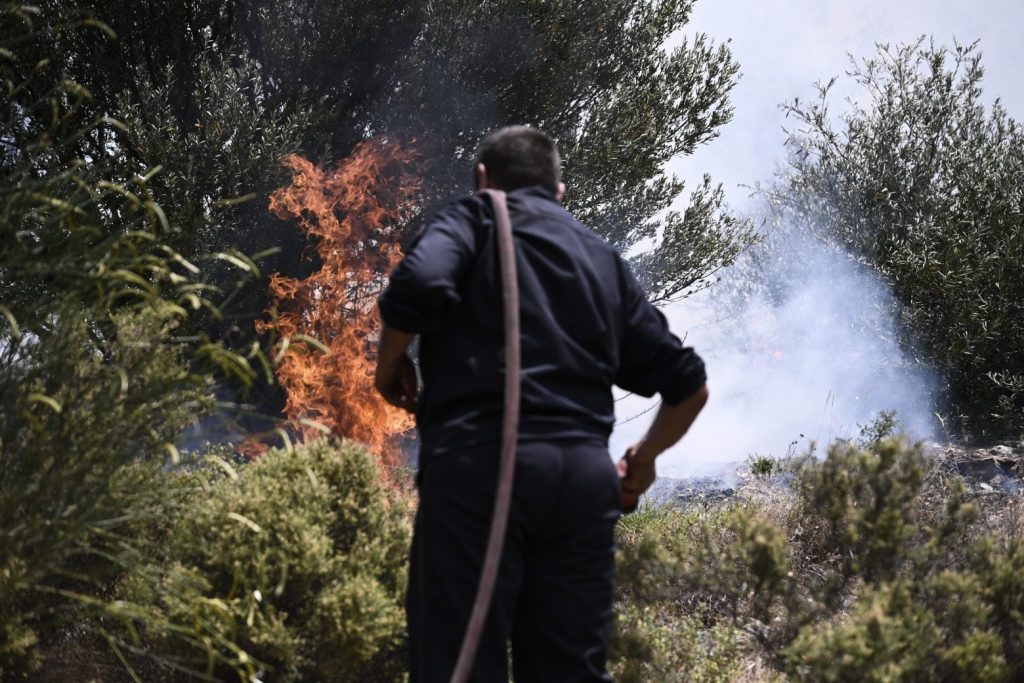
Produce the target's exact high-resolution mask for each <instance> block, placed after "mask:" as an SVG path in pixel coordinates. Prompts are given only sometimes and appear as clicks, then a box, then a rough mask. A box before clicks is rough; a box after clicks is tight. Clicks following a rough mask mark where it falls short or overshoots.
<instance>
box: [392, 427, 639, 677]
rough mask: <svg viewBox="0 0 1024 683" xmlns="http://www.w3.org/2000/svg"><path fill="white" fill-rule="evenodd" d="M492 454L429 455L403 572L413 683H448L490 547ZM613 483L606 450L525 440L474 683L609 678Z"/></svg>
mask: <svg viewBox="0 0 1024 683" xmlns="http://www.w3.org/2000/svg"><path fill="white" fill-rule="evenodd" d="M497 450H498V449H497V447H496V446H495V447H492V448H489V449H478V450H473V451H465V452H458V453H447V454H444V455H440V456H437V457H434V458H429V456H428V457H427V462H426V465H425V466H424V467H423V469H422V471H421V479H420V506H419V510H418V511H417V514H416V528H415V533H414V537H413V546H412V557H411V562H410V571H409V591H408V597H407V610H408V619H409V647H410V673H411V680H412V682H413V683H435V682H436V683H448V680H449V678H450V677H451V673H452V670H453V669H454V667H455V660H456V659H457V657H458V652H459V647H460V645H461V644H462V638H463V635H464V634H465V630H466V624H467V622H468V621H469V613H470V610H471V608H472V604H473V599H474V597H475V595H476V589H477V583H478V579H479V576H480V568H481V566H482V563H483V555H484V549H485V547H486V545H487V534H488V531H489V525H490V519H491V511H492V507H493V505H494V492H495V488H496V485H497V480H496V477H497V471H498V452H497ZM620 514H621V507H620V499H619V478H618V475H617V474H616V472H615V468H614V466H613V464H612V462H611V460H610V459H609V457H608V451H607V448H606V447H605V445H604V444H603V443H599V442H586V441H552V442H527V443H521V444H520V446H519V451H518V453H517V460H516V478H515V486H514V489H513V500H512V509H511V513H510V516H509V525H508V532H507V535H506V540H505V548H504V552H503V555H502V562H501V569H500V571H499V575H498V581H497V585H496V588H495V595H494V600H493V602H492V603H491V608H490V611H489V613H488V620H487V624H486V627H485V629H484V632H483V636H482V638H481V642H480V648H479V651H478V654H477V658H476V661H475V663H474V668H473V673H472V676H471V678H470V680H471V681H474V682H477V683H506V682H507V681H508V643H509V640H511V643H512V665H513V674H514V678H515V680H516V681H517V682H518V683H533V682H535V681H552V682H554V681H558V683H576V682H580V683H583V682H584V681H586V682H591V681H611V676H609V674H608V673H607V671H606V670H605V656H606V648H607V643H608V636H609V632H610V629H611V622H612V589H613V583H614V578H615V547H614V536H613V532H614V526H615V522H616V520H617V519H618V518H619V515H620Z"/></svg>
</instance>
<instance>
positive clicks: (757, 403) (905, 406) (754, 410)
mask: <svg viewBox="0 0 1024 683" xmlns="http://www.w3.org/2000/svg"><path fill="white" fill-rule="evenodd" d="M1022 26H1024V0H976V1H975V2H966V1H964V0H859V1H858V2H845V1H840V0H760V1H756V0H698V2H697V4H696V6H695V8H694V12H693V14H692V16H691V19H690V22H689V24H688V25H687V27H686V28H685V29H684V30H683V31H682V32H681V35H680V36H679V39H681V38H682V36H684V35H689V36H693V35H695V34H697V33H706V34H708V35H709V36H710V37H712V38H713V39H715V40H716V41H721V42H724V41H727V40H728V41H730V46H731V49H732V51H733V54H734V57H735V59H736V61H737V62H738V63H739V65H740V71H741V74H742V76H741V79H740V81H739V83H738V85H737V86H736V88H735V89H734V91H733V93H732V98H731V99H732V103H733V106H734V108H735V113H734V117H733V120H732V121H731V122H730V123H728V124H727V125H725V126H724V127H722V129H721V134H720V137H719V138H718V139H716V140H714V141H712V142H711V143H709V144H707V145H705V146H704V147H702V148H700V149H698V150H697V151H696V152H695V153H694V154H693V155H691V156H689V157H685V158H680V159H676V160H674V161H673V162H671V163H670V164H669V165H668V169H667V170H668V171H670V172H672V173H674V174H676V175H678V176H679V177H681V178H683V179H684V180H685V181H687V183H688V184H691V185H693V184H696V183H697V182H698V181H699V179H700V178H701V176H702V175H703V174H704V173H709V174H710V175H711V176H712V179H713V180H714V181H716V182H720V183H722V185H723V188H724V190H725V194H726V200H727V202H728V203H729V204H730V206H731V207H732V208H733V209H735V210H737V211H738V212H741V213H742V212H743V211H744V210H745V209H747V208H748V207H749V205H750V200H749V195H750V190H749V189H747V188H746V187H745V186H750V185H753V184H755V183H757V182H759V181H760V182H764V181H767V180H770V179H771V177H772V175H773V173H774V172H775V170H776V169H777V168H779V166H780V165H781V164H782V162H783V142H784V140H785V133H784V132H783V127H784V126H785V125H786V123H787V122H786V119H785V118H784V114H783V113H782V112H781V111H780V109H779V104H780V103H782V102H784V101H791V100H792V99H793V98H794V97H800V98H801V99H802V100H806V99H808V98H811V97H813V96H814V95H815V89H814V83H815V82H816V81H823V82H827V81H828V80H829V79H830V78H831V77H833V76H840V77H842V75H843V74H844V73H845V72H846V71H847V70H848V68H849V66H850V56H851V55H852V56H854V57H857V58H863V57H867V56H871V55H872V54H874V52H875V44H876V43H886V42H888V43H891V44H894V45H895V44H898V43H906V42H911V41H915V40H916V39H917V38H919V37H920V36H922V35H928V36H932V37H934V39H935V41H936V43H938V44H948V45H952V43H953V41H954V40H956V41H958V42H960V43H962V44H967V43H971V42H973V41H975V40H978V41H980V42H979V47H980V50H981V53H982V55H983V60H982V62H983V65H984V66H985V70H986V77H985V81H984V83H983V88H984V91H983V98H984V99H985V101H986V102H987V103H989V104H990V103H991V102H992V101H994V100H995V98H996V97H999V98H1000V99H1001V100H1002V102H1003V105H1004V106H1005V107H1006V109H1007V110H1008V112H1009V114H1010V116H1012V117H1013V118H1016V119H1018V120H1020V119H1024V88H1022V87H1021V85H1020V82H1021V78H1020V72H1021V68H1022V67H1024V41H1022V40H1020V39H1019V37H1018V34H1019V31H1020V28H1021V27H1022ZM670 47H671V44H670ZM840 87H842V86H841V84H840ZM840 94H841V95H845V94H854V93H853V91H852V90H847V91H846V93H843V92H842V91H840ZM831 106H832V108H833V110H841V109H842V99H841V98H840V99H838V100H832V105H831ZM687 195H688V192H685V191H684V193H683V197H686V196H687ZM807 259H808V262H810V261H813V262H814V263H813V265H812V266H811V267H810V268H808V270H809V271H810V276H809V278H808V284H807V288H806V289H805V290H804V291H801V292H798V293H797V295H796V296H794V297H793V298H792V299H791V300H790V301H788V302H785V304H784V305H783V306H774V307H772V306H769V305H766V304H765V303H764V302H757V301H753V302H749V304H748V305H746V306H744V307H743V308H742V310H738V311H735V312H733V314H732V316H731V317H730V320H732V321H733V322H735V320H736V318H737V317H740V318H741V322H742V323H743V327H744V328H745V329H743V330H742V332H743V333H744V335H748V334H749V336H751V337H754V338H763V339H765V340H771V341H770V342H769V341H765V342H764V345H765V346H766V348H767V345H768V344H771V347H770V349H769V356H766V357H764V358H757V357H754V358H751V354H750V353H749V352H747V351H741V350H740V349H739V348H738V346H736V345H734V344H733V343H732V340H731V338H730V337H729V335H730V334H733V333H734V329H735V328H728V327H725V326H723V324H722V323H720V322H719V320H718V319H719V317H720V316H719V315H718V313H719V312H716V311H714V310H712V308H711V307H710V305H709V300H708V299H707V298H706V297H701V296H698V297H693V298H690V299H685V300H683V301H682V302H679V303H677V304H672V305H669V306H668V307H666V308H665V309H664V310H665V313H666V316H667V317H668V320H669V323H670V326H671V328H672V329H673V331H674V332H675V333H676V334H677V335H678V336H679V337H680V338H684V339H685V340H686V343H687V344H688V345H693V346H694V347H695V348H696V349H697V351H698V352H700V353H701V355H702V356H704V357H705V360H706V361H707V362H708V375H709V380H708V385H709V387H710V388H711V402H710V403H709V404H708V408H707V409H705V412H704V414H703V415H702V416H701V417H700V418H699V419H698V421H697V423H696V424H695V425H694V427H693V429H692V430H691V433H690V434H689V435H687V437H685V438H684V439H683V441H682V442H680V444H679V445H677V446H675V447H673V448H672V449H670V450H669V451H668V452H666V453H665V454H664V455H663V456H662V457H661V458H660V459H659V463H658V464H659V472H660V473H661V474H662V475H667V476H675V477H679V476H701V475H720V474H723V473H724V474H726V476H728V473H729V472H730V471H734V470H735V466H736V465H740V466H742V462H743V461H744V460H745V459H746V457H747V456H749V455H751V454H753V453H755V452H756V453H760V454H771V455H776V456H781V455H785V453H786V451H787V450H790V449H791V448H792V447H794V446H795V447H796V450H798V451H799V450H801V449H805V448H807V447H808V446H809V444H810V443H811V442H812V441H813V442H817V443H818V444H819V445H821V444H822V443H827V442H828V441H830V440H832V439H834V438H837V437H844V436H846V437H849V436H855V435H856V432H857V430H858V428H859V426H860V425H862V424H864V423H865V422H867V421H869V420H868V419H867V418H866V416H868V415H870V414H873V413H875V412H877V411H878V410H884V409H889V408H896V409H897V410H898V413H899V414H900V415H901V417H902V418H903V420H904V422H905V424H909V426H910V428H911V429H912V431H915V433H916V434H917V435H919V436H922V437H925V436H937V435H936V434H935V433H934V431H933V430H934V425H935V421H934V420H933V419H932V415H934V412H935V406H934V405H932V404H930V403H929V400H930V389H929V387H930V386H932V384H931V383H932V382H933V381H934V378H928V377H924V376H921V375H920V374H913V373H911V374H906V373H904V374H900V371H899V370H898V366H899V365H900V355H901V352H900V350H899V349H898V347H897V346H896V344H895V342H894V341H893V338H894V337H893V336H892V335H889V336H888V338H879V337H878V336H877V335H876V336H873V337H861V338H858V337H851V336H850V335H848V334H837V333H836V330H842V329H844V326H846V327H847V328H848V327H849V326H850V325H852V324H854V322H855V321H854V316H861V317H863V316H871V315H874V316H877V315H879V313H878V312H879V311H881V310H883V309H884V308H885V306H884V304H885V302H886V301H887V297H888V296H889V293H888V292H887V291H886V290H885V288H884V286H882V285H881V283H879V282H877V281H872V280H871V276H870V275H869V274H865V273H864V272H860V271H857V270H856V269H855V268H850V267H848V266H846V265H843V264H837V263H834V262H828V261H827V259H825V260H822V259H818V258H817V257H816V256H815V255H814V254H813V253H808V256H807ZM824 321H828V322H824ZM877 322H878V325H877V326H876V327H879V328H885V327H886V325H887V324H888V323H887V321H885V320H878V321H877ZM758 335H760V337H759V336H758ZM755 347H756V344H755ZM865 358H871V359H876V358H883V359H884V363H883V364H882V365H881V366H879V365H878V364H877V363H875V364H874V365H873V366H872V370H871V372H867V371H861V372H859V373H858V372H857V369H858V367H859V366H861V365H866V363H865V362H864V359H865ZM879 367H881V368H882V369H881V372H882V374H881V375H879ZM879 377H884V381H881V380H880V379H879ZM651 407H652V401H650V400H647V399H642V398H640V397H635V396H631V397H625V398H623V399H621V400H620V401H618V402H617V404H616V416H617V419H618V420H619V422H620V424H619V425H618V426H617V427H616V429H615V431H614V432H613V435H612V440H611V448H612V454H613V456H614V457H617V455H618V454H621V453H622V452H623V451H624V450H625V448H626V447H627V446H628V445H629V444H630V443H632V442H634V441H635V440H636V439H638V438H639V437H640V436H641V435H642V433H643V431H644V429H645V428H646V426H647V424H648V423H649V421H650V418H651V417H652V416H653V412H651V413H647V414H644V415H641V416H640V417H638V418H635V419H632V420H630V419H629V418H634V417H635V416H636V415H638V414H640V413H642V412H643V411H644V410H647V409H649V408H651ZM930 430H932V431H930Z"/></svg>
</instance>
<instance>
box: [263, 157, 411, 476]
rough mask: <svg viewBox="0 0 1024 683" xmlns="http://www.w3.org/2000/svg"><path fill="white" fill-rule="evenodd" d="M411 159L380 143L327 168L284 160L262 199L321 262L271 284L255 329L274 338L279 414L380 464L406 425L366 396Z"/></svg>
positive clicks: (406, 203)
mask: <svg viewBox="0 0 1024 683" xmlns="http://www.w3.org/2000/svg"><path fill="white" fill-rule="evenodd" d="M413 159H414V154H413V152H411V151H410V150H408V149H406V148H404V147H402V146H401V145H399V144H397V143H394V142H387V141H383V140H369V141H366V142H363V143H360V144H359V145H358V146H357V147H356V148H355V150H354V151H353V153H352V155H351V156H349V157H348V158H346V159H344V160H343V161H341V162H340V163H339V164H338V165H337V166H336V167H334V168H333V169H326V168H320V167H318V166H316V165H314V164H313V163H311V162H310V161H307V160H306V159H303V158H302V157H300V156H296V155H290V156H288V157H285V159H284V160H283V161H284V164H285V166H287V167H288V168H289V169H290V170H291V171H292V182H291V184H290V185H288V186H287V187H282V188H280V189H278V190H277V191H275V192H274V193H273V194H272V195H271V197H270V211H271V212H272V213H273V214H274V215H276V216H278V217H279V218H282V219H286V220H295V221H297V223H298V227H299V229H300V230H302V231H303V232H305V233H307V234H308V235H310V236H312V237H313V238H315V240H316V251H317V254H318V256H319V258H320V262H321V263H322V267H321V268H320V270H319V271H317V272H316V273H314V274H312V275H311V276H309V277H308V278H305V279H301V280H300V279H295V278H289V277H284V276H282V275H280V274H274V275H273V276H272V277H271V279H270V293H271V297H272V299H273V302H274V305H275V308H276V310H277V317H276V319H273V320H271V321H264V322H263V323H262V324H261V325H260V329H261V331H265V330H270V329H273V330H275V331H276V332H277V333H278V334H279V335H280V338H281V340H282V341H281V342H280V344H279V346H278V350H277V357H276V370H277V377H278V381H279V382H280V383H281V385H282V386H283V387H284V389H285V391H286V392H287V401H286V403H285V408H284V412H285V415H286V416H287V417H288V419H289V420H290V421H291V423H292V426H293V429H294V430H295V431H296V432H298V434H299V436H300V437H301V438H302V439H308V438H310V437H314V436H316V435H317V433H318V430H317V429H316V428H315V426H313V425H311V424H310V421H312V422H314V423H317V424H319V425H322V426H323V427H326V428H327V429H328V430H330V432H331V433H332V434H335V435H337V436H344V437H348V438H350V439H353V440H356V441H360V442H362V443H364V444H366V445H368V446H369V447H370V448H372V449H373V450H374V451H375V452H377V453H379V454H380V455H381V457H382V459H383V460H384V462H385V463H386V464H396V463H397V462H398V460H399V459H400V454H399V451H398V448H397V446H396V445H395V443H394V440H395V439H394V437H395V436H396V435H398V434H401V433H402V432H404V431H407V430H408V429H410V428H411V427H412V420H411V418H410V416H409V415H408V414H406V413H405V412H403V411H401V410H399V409H397V408H394V407H392V406H391V405H389V404H388V403H386V402H385V401H384V400H383V399H382V398H381V397H380V396H379V395H378V394H377V392H376V391H375V390H374V386H373V371H374V364H375V355H376V343H377V336H376V335H377V330H378V329H379V315H378V313H377V306H376V303H377V297H378V295H379V294H380V293H381V291H382V290H383V287H384V285H385V283H386V277H387V274H388V273H390V272H391V270H392V268H393V267H394V266H395V265H396V264H397V263H398V261H399V260H400V259H401V248H400V238H401V235H400V233H399V229H400V225H401V224H402V223H403V222H404V221H405V220H406V219H408V218H409V217H411V216H412V215H413V214H414V213H415V211H416V206H415V204H414V202H413V199H414V195H415V194H416V192H417V190H418V189H419V179H418V177H417V176H415V175H414V174H413V173H412V172H410V168H411V163H412V161H413ZM303 335H305V336H308V337H312V338H314V339H317V340H320V341H321V342H322V343H323V344H324V345H325V346H326V347H327V350H326V352H321V351H319V350H317V349H315V348H313V347H312V346H310V345H308V344H304V343H299V342H298V341H296V337H297V338H298V339H302V336H303Z"/></svg>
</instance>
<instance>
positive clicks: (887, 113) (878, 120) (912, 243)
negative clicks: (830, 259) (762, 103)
mask: <svg viewBox="0 0 1024 683" xmlns="http://www.w3.org/2000/svg"><path fill="white" fill-rule="evenodd" d="M983 76H984V69H983V66H982V62H981V53H980V52H979V51H978V49H977V45H976V44H974V45H958V44H957V45H954V46H953V47H951V48H949V47H943V46H936V45H935V44H934V43H929V42H925V40H924V39H921V40H919V41H917V42H915V43H911V44H908V45H899V46H895V47H890V46H887V45H880V46H879V47H878V52H877V55H875V56H874V57H871V58H868V59H865V60H863V61H854V62H853V63H852V66H851V71H850V72H849V80H850V81H851V83H850V85H851V86H852V87H855V88H856V89H857V90H858V92H859V95H858V97H857V99H855V100H854V101H853V103H852V104H851V105H850V106H849V107H848V108H847V110H846V111H843V112H841V113H840V114H838V115H837V114H834V113H833V112H832V111H831V110H830V108H829V101H830V99H831V91H832V89H833V87H834V85H835V82H836V81H835V79H833V80H832V81H830V82H829V83H827V84H823V85H820V86H819V97H818V99H817V100H814V101H811V102H802V101H799V100H796V101H794V102H792V103H790V104H788V105H787V106H785V110H786V113H787V115H788V116H790V117H791V118H793V119H794V120H795V121H796V122H797V125H796V126H795V128H794V130H793V132H792V133H791V134H790V137H789V142H788V146H789V149H790V162H789V168H788V170H787V171H786V172H785V173H784V174H783V175H782V176H781V177H780V179H779V181H778V183H777V185H776V186H775V187H774V188H773V189H770V190H768V195H769V197H770V198H771V199H772V201H773V202H774V203H775V207H776V209H778V210H779V212H780V216H779V217H778V222H779V223H780V224H782V225H789V226H790V227H789V229H793V230H799V231H804V232H808V233H810V234H813V235H815V236H817V237H819V238H821V239H823V240H825V241H827V242H829V243H831V244H834V245H836V246H837V247H838V248H840V249H841V250H843V251H845V252H846V253H848V254H850V255H851V256H852V257H854V258H856V259H858V260H860V261H861V262H863V263H864V264H866V265H868V266H869V267H871V268H872V269H874V270H875V271H876V272H877V273H879V274H880V275H881V276H882V277H883V278H884V280H885V281H886V282H887V283H888V284H889V285H890V286H891V288H892V291H893V294H894V302H893V311H892V313H893V316H894V319H895V320H896V321H897V323H898V325H899V329H900V334H901V342H902V345H903V347H904V348H905V349H907V350H909V351H910V352H912V353H913V354H914V355H915V356H917V357H918V358H920V359H921V361H922V362H923V363H924V364H926V365H927V366H929V367H931V368H934V369H935V371H936V372H937V374H938V375H939V376H940V377H941V379H942V382H941V389H942V396H941V399H942V401H943V403H944V404H945V406H946V408H948V409H949V410H950V411H952V413H953V415H954V416H956V417H957V420H956V422H957V424H958V425H959V428H960V430H961V432H963V433H964V434H967V435H974V436H976V437H981V436H987V437H989V438H997V437H998V436H1000V435H1003V434H1007V433H1011V434H1012V433H1014V432H1015V431H1016V430H1019V429H1020V427H1021V425H1022V424H1024V392H1022V386H1024V381H1022V374H1024V355H1022V354H1024V351H1022V347H1021V345H1020V344H1016V343H1014V340H1016V339H1019V338H1021V335H1022V334H1024V307H1022V306H1021V301H1024V289H1022V288H1024V284H1022V283H1024V272H1022V264H1024V208H1022V207H1024V189H1022V188H1024V182H1022V180H1024V133H1022V130H1021V127H1020V125H1019V124H1018V123H1017V121H1015V120H1014V119H1013V118H1011V117H1010V116H1009V114H1008V113H1007V111H1006V110H1005V109H1004V108H1003V106H1002V104H1001V103H1000V102H999V101H998V100H996V101H995V103H994V104H992V105H991V106H990V107H986V106H985V104H984V100H983V99H982V93H983V91H982V84H983Z"/></svg>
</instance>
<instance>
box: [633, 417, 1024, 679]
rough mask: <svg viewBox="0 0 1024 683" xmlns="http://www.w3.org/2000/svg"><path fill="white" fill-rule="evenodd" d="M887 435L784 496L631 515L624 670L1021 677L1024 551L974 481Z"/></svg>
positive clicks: (839, 448) (830, 461) (799, 481)
mask: <svg viewBox="0 0 1024 683" xmlns="http://www.w3.org/2000/svg"><path fill="white" fill-rule="evenodd" d="M876 427H878V429H869V430H867V431H866V434H865V438H864V439H863V440H862V441H863V445H861V446H858V445H855V444H852V443H850V442H845V441H843V442H837V443H835V444H833V445H832V446H831V447H830V448H829V449H828V451H827V453H826V455H825V457H824V459H823V460H821V461H818V460H814V459H803V460H799V459H798V460H795V461H794V462H793V463H792V465H793V467H795V480H794V481H793V482H792V483H791V486H792V488H790V489H789V490H788V493H784V494H777V495H778V496H779V497H778V498H774V499H769V498H766V497H765V496H764V492H763V485H762V484H759V485H758V486H757V487H754V489H753V493H752V494H748V493H744V491H743V489H742V487H741V489H740V492H739V494H738V497H737V499H733V500H731V501H729V502H727V503H724V504H721V505H719V506H718V507H713V508H691V509H686V510H683V509H679V508H676V507H672V506H663V507H656V508H647V509H643V510H642V511H641V515H640V516H639V517H637V518H635V519H632V520H631V519H629V518H626V519H625V520H624V521H623V523H622V524H621V525H620V534H619V542H620V545H621V562H620V582H621V585H620V587H619V600H618V603H617V608H618V610H619V613H620V615H622V618H621V619H620V622H619V626H618V632H617V636H616V638H617V639H616V650H615V652H616V656H617V657H618V659H616V660H615V663H616V666H617V667H619V668H618V669H617V671H619V672H620V673H622V674H623V675H624V676H634V677H636V679H637V680H645V679H650V680H653V679H657V680H661V679H666V680H671V679H672V676H677V677H679V679H680V680H688V679H689V680H700V677H701V676H711V674H710V673H709V672H711V671H715V672H722V671H731V672H733V674H734V675H737V676H738V674H737V673H735V672H737V671H739V667H740V663H741V662H742V663H744V666H750V663H752V662H758V661H760V662H762V663H764V664H765V665H766V666H769V667H770V668H771V669H773V670H774V671H775V672H776V673H777V674H778V675H782V676H786V677H788V678H789V679H791V680H801V681H851V682H852V681H879V682H881V681H922V682H924V681H937V680H941V681H964V682H966V681H1010V680H1020V677H1021V676H1024V657H1022V650H1021V648H1022V643H1024V640H1022V636H1024V618H1022V617H1021V615H1022V614H1024V579H1022V578H1021V577H1022V576H1024V543H1022V542H1021V540H1020V538H1019V535H1015V533H1014V530H1013V529H1012V528H1010V527H1007V526H1005V525H1004V526H998V527H996V529H995V531H994V534H995V535H987V534H985V533H983V531H982V529H981V527H980V526H979V525H977V524H975V521H976V518H977V516H978V513H977V506H976V505H975V504H972V503H970V502H968V500H967V496H966V493H965V489H964V486H963V484H962V483H961V482H960V481H959V480H958V479H955V478H952V479H951V478H950V477H949V475H947V474H944V473H943V472H942V470H941V466H939V465H937V464H936V463H934V462H931V461H929V459H928V457H927V456H925V455H924V453H923V452H922V450H921V448H920V446H918V445H914V444H909V443H907V442H905V441H903V440H901V439H894V438H891V437H888V436H886V433H888V431H890V430H886V429H882V427H884V425H882V424H881V423H879V425H876ZM879 430H880V431H879ZM883 432H884V433H883ZM778 485H779V486H780V487H783V486H786V483H784V482H778ZM747 495H751V496H752V497H749V498H748V497H747ZM766 506H776V507H781V508H782V512H781V513H780V511H778V510H773V509H772V508H771V507H766ZM972 537H973V539H975V540H972ZM694 641H695V642H696V643H697V644H694ZM678 648H687V649H686V651H685V652H680V651H679V650H678ZM708 652H715V653H717V656H719V660H718V668H708V667H707V666H705V664H703V663H701V662H702V659H701V657H703V656H704V654H706V653H708ZM679 672H683V673H679ZM715 675H718V674H717V673H716V674H715ZM770 676H771V674H770V673H765V674H764V677H770ZM707 680H716V679H715V678H714V677H710V678H707Z"/></svg>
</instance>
